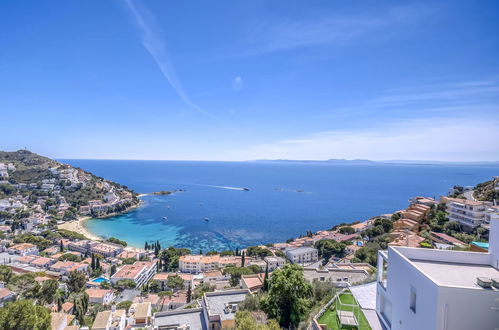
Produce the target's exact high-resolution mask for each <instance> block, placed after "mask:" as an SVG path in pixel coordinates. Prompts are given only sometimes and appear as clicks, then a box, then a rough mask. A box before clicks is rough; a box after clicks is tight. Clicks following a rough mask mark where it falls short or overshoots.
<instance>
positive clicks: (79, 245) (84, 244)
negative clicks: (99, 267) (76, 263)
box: [68, 240, 101, 253]
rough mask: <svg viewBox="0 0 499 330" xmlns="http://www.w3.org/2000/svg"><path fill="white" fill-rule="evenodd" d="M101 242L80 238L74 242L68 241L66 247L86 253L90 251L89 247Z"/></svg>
mask: <svg viewBox="0 0 499 330" xmlns="http://www.w3.org/2000/svg"><path fill="white" fill-rule="evenodd" d="M99 244H101V243H99V242H96V241H90V240H81V241H75V242H70V243H69V244H68V249H70V250H71V251H78V252H81V253H87V252H90V249H91V248H92V247H93V246H95V245H99Z"/></svg>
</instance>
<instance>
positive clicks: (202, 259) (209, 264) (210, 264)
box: [178, 254, 252, 274]
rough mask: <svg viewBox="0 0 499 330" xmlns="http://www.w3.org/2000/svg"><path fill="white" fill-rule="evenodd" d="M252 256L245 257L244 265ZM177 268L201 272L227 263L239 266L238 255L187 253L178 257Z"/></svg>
mask: <svg viewBox="0 0 499 330" xmlns="http://www.w3.org/2000/svg"><path fill="white" fill-rule="evenodd" d="M251 261H252V258H248V257H247V258H246V265H249V264H250V262H251ZM178 263H179V269H180V271H181V272H183V273H194V274H198V273H201V272H206V271H211V270H216V269H219V268H223V267H226V266H229V265H235V266H241V257H240V256H229V257H221V256H219V255H213V256H203V255H198V254H189V255H186V256H181V257H180V258H179V261H178Z"/></svg>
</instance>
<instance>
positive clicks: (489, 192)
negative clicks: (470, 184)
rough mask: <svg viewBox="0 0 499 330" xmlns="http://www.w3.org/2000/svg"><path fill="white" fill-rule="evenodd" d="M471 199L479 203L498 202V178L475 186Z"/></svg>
mask: <svg viewBox="0 0 499 330" xmlns="http://www.w3.org/2000/svg"><path fill="white" fill-rule="evenodd" d="M473 197H475V198H476V199H477V200H479V201H488V202H492V201H493V200H494V199H495V200H498V201H499V178H497V179H492V180H490V181H485V182H482V183H479V184H477V185H476V187H475V189H474V192H473Z"/></svg>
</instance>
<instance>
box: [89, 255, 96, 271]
mask: <svg viewBox="0 0 499 330" xmlns="http://www.w3.org/2000/svg"><path fill="white" fill-rule="evenodd" d="M90 268H92V270H95V256H94V254H93V253H92V261H91V262H90Z"/></svg>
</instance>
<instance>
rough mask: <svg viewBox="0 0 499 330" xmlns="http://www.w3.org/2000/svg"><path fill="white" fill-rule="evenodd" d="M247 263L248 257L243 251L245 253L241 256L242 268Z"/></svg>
mask: <svg viewBox="0 0 499 330" xmlns="http://www.w3.org/2000/svg"><path fill="white" fill-rule="evenodd" d="M245 261H246V255H245V253H244V251H243V253H242V254H241V267H244V263H245Z"/></svg>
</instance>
